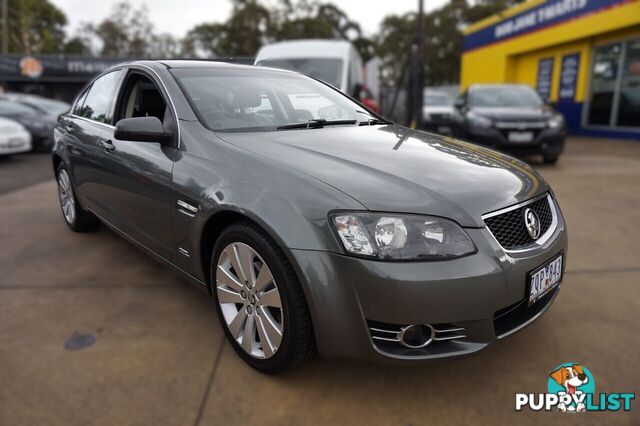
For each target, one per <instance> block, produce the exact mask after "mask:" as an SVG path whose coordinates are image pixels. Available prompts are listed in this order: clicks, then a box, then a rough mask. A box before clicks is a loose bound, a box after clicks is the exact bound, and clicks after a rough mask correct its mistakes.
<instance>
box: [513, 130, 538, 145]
mask: <svg viewBox="0 0 640 426" xmlns="http://www.w3.org/2000/svg"><path fill="white" fill-rule="evenodd" d="M509 142H516V143H527V142H533V132H510V133H509Z"/></svg>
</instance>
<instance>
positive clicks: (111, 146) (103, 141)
mask: <svg viewBox="0 0 640 426" xmlns="http://www.w3.org/2000/svg"><path fill="white" fill-rule="evenodd" d="M100 145H102V148H104V150H105V151H107V152H111V151H115V150H116V147H115V145H114V144H113V142H111V141H110V140H107V139H102V138H100Z"/></svg>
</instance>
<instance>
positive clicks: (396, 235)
mask: <svg viewBox="0 0 640 426" xmlns="http://www.w3.org/2000/svg"><path fill="white" fill-rule="evenodd" d="M330 222H331V225H332V226H333V228H334V229H335V231H336V233H337V234H338V236H339V238H340V241H341V242H342V245H343V247H344V249H345V250H346V252H347V253H348V254H352V255H355V256H362V257H368V258H374V259H380V260H436V259H444V258H454V257H460V256H465V255H468V254H472V253H475V252H476V246H475V245H474V244H473V242H471V240H470V239H469V237H468V236H467V234H466V233H465V232H464V230H463V229H462V228H461V227H460V226H459V225H458V224H456V223H455V222H453V221H451V220H448V219H443V218H439V217H433V216H421V215H402V214H389V213H366V212H338V213H333V214H331V215H330Z"/></svg>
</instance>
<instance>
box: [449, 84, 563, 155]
mask: <svg viewBox="0 0 640 426" xmlns="http://www.w3.org/2000/svg"><path fill="white" fill-rule="evenodd" d="M455 107H456V114H455V130H454V132H455V135H456V136H457V137H459V138H461V139H467V140H469V141H471V142H475V143H478V144H482V145H488V146H490V147H493V148H496V149H499V150H502V151H507V152H510V153H513V154H516V155H537V154H541V155H542V156H543V158H544V162H545V163H555V162H556V161H558V158H559V157H560V154H561V153H562V151H563V149H564V140H565V136H566V130H565V124H564V118H563V116H562V115H561V114H560V113H558V112H557V111H555V110H554V109H553V108H551V107H550V106H548V105H546V104H545V103H544V102H543V101H542V99H540V97H539V96H538V94H537V93H536V92H535V91H534V90H533V89H531V88H530V87H529V86H526V85H521V84H491V85H489V84H487V85H474V86H470V87H469V89H468V90H466V91H465V92H464V93H463V94H462V95H461V96H460V97H459V98H458V100H457V101H456V104H455Z"/></svg>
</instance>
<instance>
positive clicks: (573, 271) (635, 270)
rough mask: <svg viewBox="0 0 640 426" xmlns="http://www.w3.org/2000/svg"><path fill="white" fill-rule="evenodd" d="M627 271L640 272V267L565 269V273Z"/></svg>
mask: <svg viewBox="0 0 640 426" xmlns="http://www.w3.org/2000/svg"><path fill="white" fill-rule="evenodd" d="M625 272H640V267H637V268H636V267H634V268H609V269H607V268H604V269H575V270H569V271H564V273H565V274H616V273H617V274H621V273H625Z"/></svg>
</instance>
